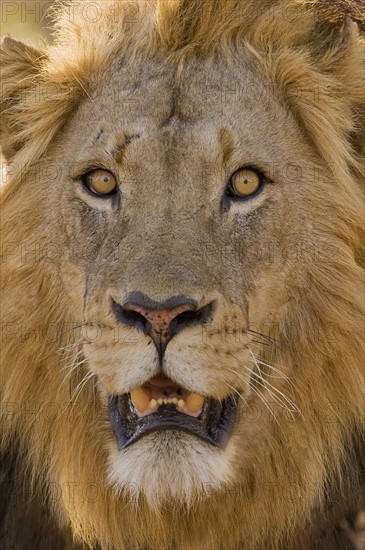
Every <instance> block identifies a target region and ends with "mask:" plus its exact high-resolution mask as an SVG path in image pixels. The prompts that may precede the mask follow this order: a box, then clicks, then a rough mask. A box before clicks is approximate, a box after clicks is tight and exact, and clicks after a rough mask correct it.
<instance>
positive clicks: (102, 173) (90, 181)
mask: <svg viewBox="0 0 365 550" xmlns="http://www.w3.org/2000/svg"><path fill="white" fill-rule="evenodd" d="M82 181H83V183H84V185H85V186H86V187H87V189H88V190H89V191H90V193H92V194H93V195H97V196H100V197H105V196H110V195H114V194H115V192H116V191H117V182H116V180H115V177H114V176H113V174H111V173H110V172H108V171H107V170H101V169H99V170H92V171H91V172H88V173H87V174H85V176H83V178H82Z"/></svg>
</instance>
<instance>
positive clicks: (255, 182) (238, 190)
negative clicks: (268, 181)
mask: <svg viewBox="0 0 365 550" xmlns="http://www.w3.org/2000/svg"><path fill="white" fill-rule="evenodd" d="M263 180H264V178H263V176H262V175H261V174H260V173H259V172H257V171H256V170H254V169H253V168H241V169H240V170H238V171H237V172H235V174H233V176H232V177H231V179H230V182H229V185H228V189H227V191H228V195H229V196H231V197H236V198H241V199H246V198H250V197H252V196H254V195H256V194H257V193H258V192H259V191H261V188H262V187H263Z"/></svg>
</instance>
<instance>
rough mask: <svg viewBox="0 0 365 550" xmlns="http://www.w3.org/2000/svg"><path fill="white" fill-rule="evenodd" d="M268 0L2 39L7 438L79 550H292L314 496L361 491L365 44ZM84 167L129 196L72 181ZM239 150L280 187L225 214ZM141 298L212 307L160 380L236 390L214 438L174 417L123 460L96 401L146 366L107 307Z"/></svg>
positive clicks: (118, 6)
mask: <svg viewBox="0 0 365 550" xmlns="http://www.w3.org/2000/svg"><path fill="white" fill-rule="evenodd" d="M93 4H95V2H93ZM269 4H270V7H269V8H268V7H267V6H268V3H267V2H265V1H262V2H261V1H257V0H255V1H251V0H247V1H244V2H243V1H241V0H240V1H235V0H226V1H225V2H221V1H220V0H219V1H218V0H211V1H210V2H205V1H204V2H203V1H199V0H189V1H187V0H186V1H184V0H181V1H179V0H168V1H164V0H154V1H152V0H151V1H143V0H140V1H138V2H134V3H128V2H122V1H119V0H118V1H117V2H106V1H104V0H103V1H102V2H100V17H98V18H97V21H95V22H94V23H93V22H91V21H90V20H89V21H85V13H84V12H83V11H82V7H83V6H84V5H85V4H83V3H80V2H76V3H75V4H73V3H72V2H71V3H67V4H63V5H62V6H61V8H60V11H59V14H58V15H57V20H58V23H57V28H58V31H57V37H56V41H55V45H53V46H50V47H48V48H47V51H46V52H38V51H36V50H33V49H30V48H27V47H24V46H23V45H21V44H19V43H17V42H16V41H14V40H12V39H9V38H8V39H5V40H4V41H3V44H2V47H1V58H0V59H1V66H2V80H3V83H4V85H3V87H2V97H1V105H2V117H3V119H2V127H1V128H2V134H1V140H2V144H3V145H4V153H5V154H7V156H8V158H9V165H8V181H7V182H6V185H4V188H3V190H2V197H1V205H2V213H1V220H2V227H1V236H2V275H1V288H2V304H1V315H2V323H3V334H2V346H3V350H2V354H1V359H2V363H1V371H0V394H1V415H0V433H1V434H2V440H1V447H0V448H1V449H2V450H5V449H8V448H12V447H13V446H14V445H15V441H17V442H19V444H20V448H21V451H22V452H24V454H25V456H26V457H27V463H29V466H30V471H31V472H32V473H31V477H33V478H34V479H36V480H37V481H38V482H39V481H40V482H41V483H42V484H43V485H42V486H43V488H44V495H45V498H46V497H47V498H48V503H49V506H50V507H51V508H52V510H53V512H54V513H55V514H56V515H57V517H58V519H59V521H60V524H61V525H65V524H67V523H69V524H70V525H71V528H72V531H73V534H74V536H75V538H76V539H77V540H79V541H83V542H84V543H86V544H87V545H89V546H90V547H91V548H93V547H95V546H96V545H97V544H100V545H101V547H102V548H103V549H116V548H118V550H122V549H130V548H135V549H141V550H142V548H143V549H144V548H148V549H153V550H154V549H159V550H163V549H164V550H168V549H169V548H179V550H193V549H194V550H195V549H197V548H199V549H202V550H212V549H213V548H214V549H218V548H219V549H232V550H238V549H240V550H241V549H251V548H267V549H270V548H277V547H278V546H279V547H280V548H288V549H293V548H299V547H301V546H300V544H302V547H303V548H307V547H308V546H305V542H302V543H300V542H299V539H298V537H299V535H300V536H301V537H302V538H301V539H300V540H303V541H304V540H305V536H306V534H305V533H306V532H307V531H308V533H311V532H312V530H315V524H316V518H318V517H321V516H323V517H325V516H326V513H327V509H328V500H326V497H328V495H332V494H336V495H338V494H340V495H343V496H341V498H340V500H341V499H342V500H343V502H344V504H343V509H344V510H346V506H347V501H346V499H347V498H348V497H347V496H346V495H347V494H348V493H349V492H351V491H353V495H354V497H353V498H354V499H356V498H357V496H356V495H355V493H356V494H357V492H359V483H360V481H359V479H358V477H356V475H355V474H354V473H351V469H350V468H348V467H347V464H346V461H348V460H349V456H350V455H351V456H352V455H353V456H355V457H356V452H357V451H356V444H357V445H360V446H361V442H362V441H363V439H362V438H363V434H364V408H363V403H364V370H363V364H364V350H363V328H364V293H363V288H364V286H363V284H364V273H363V268H364V260H363V242H364V231H363V229H364V219H363V205H362V201H363V184H364V166H363V160H364V158H363V145H362V144H363V138H364V131H363V130H364V126H363V121H364V120H365V114H364V108H363V105H364V99H365V97H364V95H365V94H364V54H363V51H364V50H363V41H362V39H361V37H360V34H359V31H358V30H357V27H356V25H355V24H354V23H352V22H351V21H350V20H347V19H346V20H344V21H342V20H339V17H338V12H336V16H335V17H334V22H332V19H333V18H332V17H330V14H329V13H328V10H327V11H325V12H324V11H323V10H322V9H321V8H322V7H323V6H321V3H320V2H298V1H293V0H291V1H290V0H282V1H275V2H270V3H269ZM91 15H92V14H89V16H90V17H89V19H91V18H92V17H91ZM101 130H103V132H102V133H101V132H100V131H101ZM126 135H129V136H130V135H133V136H134V139H133V140H131V142H130V143H129V145H128V146H125V144H124V142H123V140H124V139H125V136H126ZM113 155H114V157H115V158H114V159H113V158H112V157H113ZM95 163H96V165H97V166H99V165H102V166H103V167H104V168H107V169H110V170H113V171H114V173H117V174H118V178H119V180H120V182H121V190H122V201H121V204H120V205H118V206H115V205H114V206H112V205H111V204H110V202H108V201H100V200H99V199H95V198H92V197H90V196H89V195H87V194H86V193H85V191H82V189H81V187H80V183H79V181H78V180H77V176H79V175H80V174H81V173H82V172H83V171H86V170H87V169H90V168H91V167H93V166H94V165H95ZM245 164H259V165H260V169H262V170H264V171H265V172H266V173H268V175H269V176H270V179H271V180H272V181H273V182H274V183H272V184H269V185H267V186H266V188H265V190H264V191H263V193H262V194H261V195H259V196H258V197H256V198H255V199H252V200H251V201H248V202H245V203H240V204H237V203H236V204H232V205H231V208H230V210H229V211H224V212H222V211H221V197H222V194H223V193H224V189H225V185H226V182H227V181H228V179H229V177H230V175H231V174H232V173H233V172H234V171H235V170H237V169H238V168H239V167H240V166H242V165H245ZM91 165H93V166H91ZM134 290H138V291H141V292H144V293H145V294H148V295H149V296H150V297H151V298H152V299H154V300H164V299H167V298H169V297H170V296H172V295H177V294H186V295H188V296H191V297H192V298H195V299H196V300H198V301H199V303H200V304H204V303H207V302H209V301H212V300H214V301H215V303H216V304H217V307H216V310H215V312H214V316H213V319H212V321H211V323H209V324H208V325H207V326H206V327H204V328H203V329H202V327H198V328H196V327H195V328H190V329H189V330H187V331H183V332H182V333H181V334H179V335H177V336H176V337H174V338H173V339H172V341H171V342H170V344H169V345H168V348H167V351H166V356H165V361H164V370H165V372H166V374H167V375H168V376H170V377H171V378H173V379H174V380H176V381H177V382H178V383H180V384H181V385H183V386H184V387H186V388H188V389H191V390H194V391H197V392H200V393H203V394H205V395H209V396H212V397H215V398H217V399H220V398H225V397H226V396H227V395H229V394H230V393H231V392H232V388H233V389H234V390H237V391H238V392H239V393H240V395H241V397H242V399H240V405H239V409H240V410H239V417H238V421H237V423H236V426H235V429H234V433H233V435H232V437H231V439H230V441H229V443H228V445H227V448H226V449H225V450H218V449H215V448H212V447H211V446H210V445H208V444H205V443H202V442H200V441H199V440H197V439H196V438H194V437H192V436H188V435H186V434H182V433H179V432H173V431H171V432H165V433H154V434H151V435H149V436H146V437H145V438H142V439H141V440H140V441H139V442H137V443H135V444H133V445H132V446H131V447H130V448H129V449H126V450H124V451H122V452H119V451H118V450H117V448H116V443H115V439H114V436H113V434H112V432H111V428H110V423H109V419H108V412H107V396H108V394H111V393H123V392H128V391H130V390H131V389H132V388H134V387H135V386H138V385H140V384H141V383H143V382H144V381H145V380H147V379H149V378H150V377H151V376H153V375H154V374H155V373H156V372H157V368H158V366H157V361H156V352H155V350H154V348H153V346H152V345H149V338H148V337H147V336H144V335H141V334H140V333H139V332H138V331H137V330H135V329H133V328H130V327H127V328H126V327H123V326H119V325H118V324H117V322H116V320H115V319H114V317H113V315H112V313H111V311H110V298H111V297H113V298H114V299H115V300H116V301H121V300H122V299H123V296H124V295H125V294H126V293H128V292H131V291H134ZM248 326H249V327H250V328H253V329H255V330H256V331H257V332H260V333H264V334H265V335H268V337H269V338H264V337H260V336H254V335H253V333H247V332H246V330H245V329H246V328H247V327H248ZM255 358H260V360H261V361H262V362H261V363H259V364H256V363H255ZM260 377H261V378H260ZM255 381H256V382H255ZM269 383H270V384H271V385H269ZM253 388H255V389H256V392H257V393H255V392H254V389H253ZM354 442H355V443H354ZM354 469H355V470H356V467H355V468H354ZM342 500H341V502H342ZM302 525H304V526H305V528H304V530H302ZM303 532H304V535H303ZM308 536H310V535H308ZM303 537H304V538H303ZM308 540H309V539H308Z"/></svg>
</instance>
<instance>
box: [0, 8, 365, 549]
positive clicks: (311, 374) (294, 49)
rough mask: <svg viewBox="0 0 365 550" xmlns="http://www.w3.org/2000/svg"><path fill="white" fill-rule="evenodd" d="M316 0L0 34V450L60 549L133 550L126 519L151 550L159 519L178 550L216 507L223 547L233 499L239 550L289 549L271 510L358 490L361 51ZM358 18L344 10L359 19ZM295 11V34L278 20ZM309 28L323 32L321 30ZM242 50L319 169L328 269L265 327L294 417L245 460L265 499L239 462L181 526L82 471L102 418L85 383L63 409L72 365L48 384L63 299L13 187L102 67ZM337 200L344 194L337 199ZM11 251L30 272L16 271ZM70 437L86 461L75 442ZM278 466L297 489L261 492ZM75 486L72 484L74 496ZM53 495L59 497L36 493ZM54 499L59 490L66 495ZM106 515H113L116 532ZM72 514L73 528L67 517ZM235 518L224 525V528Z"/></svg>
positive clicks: (62, 14)
mask: <svg viewBox="0 0 365 550" xmlns="http://www.w3.org/2000/svg"><path fill="white" fill-rule="evenodd" d="M92 4H93V5H94V6H97V3H96V2H93V3H92ZM325 4H326V9H325V10H324V9H323V8H324V3H322V2H319V1H318V2H313V1H310V2H309V1H308V2H307V1H295V0H277V1H274V2H269V3H268V2H266V1H262V0H247V1H245V2H244V1H242V0H226V1H224V2H223V1H222V0H210V1H206V0H151V1H148V0H138V1H136V2H133V3H129V2H124V1H121V0H118V1H112V2H106V1H104V0H102V2H101V6H102V8H100V12H99V11H98V9H97V8H95V9H96V12H90V13H89V14H88V17H89V21H88V22H87V25H85V13H84V12H83V6H84V5H85V4H83V3H80V2H76V3H74V2H72V1H71V2H66V3H65V2H62V3H60V5H59V7H58V8H57V9H56V10H55V17H56V21H57V22H56V34H55V44H54V45H53V46H49V47H48V48H47V49H46V50H45V51H44V52H41V54H40V53H39V52H38V51H36V50H33V49H31V48H28V49H26V50H25V49H23V47H22V46H21V45H18V46H17V45H16V43H15V41H10V40H8V39H5V40H4V42H3V44H2V47H1V52H0V63H1V67H2V79H3V81H4V82H6V83H7V82H10V83H11V82H14V84H13V85H7V86H3V87H2V91H1V111H2V114H3V122H2V126H1V144H2V146H4V150H5V151H7V150H9V151H12V154H13V155H14V156H13V158H12V161H11V162H10V164H9V178H8V180H9V181H8V182H7V184H6V185H5V186H4V190H3V192H2V196H1V207H2V231H1V234H2V243H3V246H2V257H1V261H2V266H3V267H2V277H1V293H2V306H1V312H2V319H3V350H2V354H1V355H2V357H1V369H0V396H1V410H0V434H1V438H0V450H2V451H3V452H5V451H7V450H9V449H13V448H15V447H16V446H19V449H20V452H21V453H23V455H24V457H25V459H24V460H25V462H26V464H29V471H30V472H31V474H30V478H31V479H32V480H37V482H40V484H41V485H42V488H43V490H44V493H45V494H46V495H47V497H48V498H49V501H50V506H52V507H53V508H54V511H55V514H57V515H58V517H59V519H60V522H61V523H62V522H63V523H67V522H68V521H69V522H70V523H71V525H72V529H73V531H74V533H75V535H76V537H78V539H80V540H82V541H83V542H85V543H87V544H89V545H90V547H94V546H95V545H96V544H97V543H100V544H101V545H102V547H103V548H127V547H128V546H127V545H128V541H132V543H131V544H130V547H131V546H133V547H136V548H141V547H142V544H143V543H144V539H143V537H142V535H141V533H140V522H141V521H142V520H141V518H143V522H144V523H145V524H146V525H149V524H153V525H154V532H153V535H151V538H150V540H149V544H150V545H151V547H152V548H168V544H169V525H176V531H175V541H176V544H177V545H179V544H180V545H181V547H183V546H182V545H183V543H184V540H185V539H186V537H187V536H188V533H189V530H190V529H195V530H197V531H200V532H202V533H205V531H206V526H207V525H208V526H209V525H210V523H212V524H213V523H214V521H215V515H216V514H218V513H221V510H222V509H225V510H226V512H225V513H226V515H227V531H226V532H225V533H224V536H225V540H226V541H227V548H232V549H233V548H234V546H233V543H232V545H231V546H230V544H231V541H233V535H232V533H231V532H230V525H231V521H232V520H231V518H230V516H231V515H232V514H236V512H235V510H236V509H237V508H238V507H239V506H240V505H241V506H242V507H243V506H245V509H246V511H247V514H246V519H245V523H244V524H242V530H244V533H245V540H246V541H247V545H248V546H247V547H250V548H253V547H258V546H260V544H261V541H270V544H272V547H273V548H274V547H276V545H279V544H282V545H284V547H285V543H287V544H288V545H290V544H292V542H293V541H292V540H291V539H290V536H291V525H287V514H288V508H289V506H290V507H292V511H291V517H292V518H293V522H294V521H298V520H299V518H301V519H302V520H303V521H304V522H305V521H307V520H308V518H309V510H310V509H311V508H313V507H316V509H318V514H321V511H323V510H324V509H325V508H326V506H327V505H328V500H326V498H327V499H328V498H332V497H333V496H334V495H333V494H332V493H331V494H330V495H328V494H326V491H327V489H328V487H329V486H330V484H331V482H332V480H333V479H335V485H336V488H338V489H339V490H341V488H343V487H345V489H344V490H345V491H347V492H351V491H352V490H353V491H355V492H358V491H359V487H358V481H357V478H356V479H355V480H354V481H353V485H351V486H347V484H346V478H347V477H348V478H351V479H353V476H352V474H350V470H351V464H347V463H346V462H347V461H348V459H349V455H351V453H354V446H355V444H354V443H353V441H354V440H356V444H358V445H361V444H363V443H364V439H363V438H364V433H365V414H364V407H363V405H364V372H363V369H362V365H363V360H364V342H363V329H364V299H363V298H364V292H363V282H364V279H363V276H364V274H363V268H364V249H363V246H364V216H363V204H362V200H363V191H364V189H363V183H364V165H363V162H364V148H363V139H364V137H365V132H364V122H365V109H364V102H365V85H364V84H365V78H364V48H363V46H364V41H363V38H362V37H361V35H360V32H359V31H358V29H357V27H356V25H355V23H352V22H351V21H350V20H349V19H345V20H343V19H341V18H340V16H339V14H340V13H343V12H342V11H341V10H337V11H336V12H334V11H331V9H330V7H329V6H330V3H329V2H326V3H325ZM268 5H269V7H268ZM353 6H355V8H356V7H357V3H356V2H355V3H354V4H353ZM355 8H354V9H355ZM350 13H352V14H353V13H355V12H354V11H353V10H352V11H351V12H350ZM356 13H357V12H356ZM360 16H361V13H360V15H358V13H357V18H358V19H359V20H360V19H361V17H360ZM298 17H300V24H296V22H297V21H298ZM324 28H326V29H329V30H327V31H326V33H324ZM323 36H325V37H324V38H323ZM243 45H244V46H245V48H247V49H248V50H249V52H250V54H251V55H252V58H253V59H255V60H256V63H257V67H258V68H259V70H260V71H261V72H262V75H263V76H264V78H265V79H266V81H267V82H268V85H269V86H270V87H272V89H273V90H274V92H275V93H276V94H277V95H278V96H279V97H280V99H281V101H282V102H283V103H284V104H285V105H287V106H288V109H291V110H292V112H294V114H295V116H296V118H297V120H298V123H299V124H300V126H301V128H302V130H303V132H304V133H305V135H306V137H307V138H308V140H309V141H310V143H312V144H313V145H314V147H315V148H316V150H317V151H318V153H319V154H320V156H321V157H322V158H323V159H324V161H325V162H326V163H327V166H328V168H329V170H331V171H332V172H333V178H334V180H335V181H336V188H334V189H333V190H332V192H331V194H329V196H327V197H323V199H322V201H321V202H320V204H319V203H318V198H317V199H315V198H313V204H314V203H315V208H316V215H317V216H318V218H319V219H321V216H322V219H323V221H322V222H321V223H322V224H323V227H325V226H326V224H331V223H332V222H331V221H330V218H329V215H328V209H331V211H332V212H333V220H336V227H333V226H331V232H332V234H333V239H332V240H330V239H328V242H327V245H328V250H329V255H328V258H326V260H325V261H324V262H322V263H321V262H319V263H318V265H316V266H315V267H314V268H313V271H312V273H311V280H310V281H309V284H310V292H308V293H306V292H304V291H303V289H300V288H298V289H297V294H296V295H295V296H293V297H292V300H291V301H290V302H288V305H287V311H286V317H285V319H284V318H282V319H279V320H278V323H277V326H276V327H275V330H274V332H273V334H272V336H273V337H275V338H277V339H279V340H280V339H285V337H286V336H287V335H288V334H289V333H290V326H293V325H295V326H296V327H297V334H298V335H300V337H299V339H297V340H296V341H295V345H294V346H289V345H285V346H284V347H283V349H282V350H281V349H278V350H276V352H275V357H274V358H272V359H274V360H275V361H276V362H277V363H278V364H281V365H289V364H292V365H296V369H297V373H296V376H297V378H296V379H295V388H294V389H293V399H294V400H295V402H296V403H297V404H298V407H299V409H300V410H301V411H303V418H302V419H298V421H296V422H290V421H288V419H286V420H284V421H283V422H281V423H279V424H278V426H277V437H276V440H275V441H273V440H271V439H270V438H269V437H267V436H265V434H264V435H263V440H262V444H261V446H260V450H261V453H262V459H261V460H262V462H263V463H264V464H265V468H266V473H267V477H268V478H269V479H272V485H271V486H270V487H265V490H266V491H267V494H268V497H267V499H266V500H264V501H263V499H260V490H261V489H262V487H260V480H258V479H257V476H256V473H255V467H254V465H251V466H250V467H248V468H247V469H246V471H245V478H244V479H243V480H242V484H241V490H240V493H229V492H228V493H227V494H225V495H223V496H217V498H216V500H214V502H213V503H212V505H211V508H210V510H209V511H207V510H206V508H205V504H204V502H197V503H196V505H195V506H194V507H193V509H192V510H185V514H186V515H185V518H184V520H183V521H182V520H181V510H180V509H179V508H178V507H175V506H173V507H172V508H171V509H168V510H166V516H165V517H162V515H158V514H157V513H156V514H155V513H154V511H152V510H151V509H150V508H149V507H148V506H147V504H146V503H145V502H143V501H142V502H140V503H139V508H138V509H137V508H135V509H134V508H133V507H130V508H129V507H127V504H128V502H129V501H128V499H129V498H130V496H129V495H128V494H126V493H123V494H121V495H115V494H114V493H113V491H112V489H111V488H110V487H108V485H107V483H106V480H105V475H104V473H103V472H101V471H99V469H98V468H97V466H96V465H97V464H98V463H100V462H102V461H104V462H105V461H106V460H107V458H106V454H105V449H103V448H102V446H101V445H100V444H99V442H100V441H101V439H102V437H103V435H104V427H103V426H100V423H99V422H98V421H97V419H98V418H99V417H100V416H102V415H104V414H105V411H104V410H102V407H101V405H100V404H99V402H98V401H97V400H96V397H95V389H94V386H93V384H89V385H86V386H85V388H84V390H83V393H82V394H81V395H80V396H78V398H77V402H76V404H75V402H74V400H73V399H72V398H71V399H70V393H71V394H72V395H73V391H74V390H75V388H77V385H78V383H79V382H80V380H82V377H83V375H84V374H85V372H84V371H83V370H82V369H83V366H81V371H80V373H81V374H79V375H77V374H73V375H72V377H71V390H70V387H68V386H67V385H64V384H63V383H62V381H63V378H64V374H63V373H62V368H63V367H64V365H65V359H66V360H67V358H68V357H69V352H70V349H71V348H68V347H67V346H72V345H73V342H74V340H73V338H72V330H70V329H66V328H65V327H67V326H68V327H70V326H71V325H70V323H71V324H72V322H73V320H72V319H70V317H69V314H68V302H67V299H66V298H63V297H62V296H61V297H60V296H59V288H60V285H59V280H58V277H59V274H58V273H57V270H56V269H55V266H54V265H51V264H52V262H49V259H47V254H45V253H44V248H43V245H44V244H45V243H47V239H49V236H48V235H45V234H44V226H42V227H41V224H40V219H41V217H42V213H41V202H42V197H34V196H32V192H31V191H28V190H27V186H28V185H29V187H30V188H31V186H32V182H33V181H35V178H36V177H37V166H38V163H39V160H40V159H41V158H42V157H44V156H46V155H47V153H48V151H49V150H50V149H51V148H52V147H55V146H57V135H58V133H59V132H60V130H61V129H62V128H63V127H64V125H65V124H67V121H68V119H69V118H70V117H71V115H72V114H73V113H74V111H75V110H76V108H77V107H78V106H79V105H80V103H81V102H82V101H83V99H84V98H85V97H88V96H92V94H93V90H94V88H95V85H96V83H97V82H98V80H99V79H100V78H101V77H102V75H103V74H104V73H105V74H107V73H108V71H111V70H113V66H114V64H116V63H119V62H121V61H123V60H124V59H128V60H129V61H130V60H136V63H137V62H138V59H140V58H143V59H149V58H151V59H161V60H164V59H165V60H166V59H168V60H169V62H171V63H175V64H178V63H181V64H183V63H184V60H185V59H187V58H190V57H192V56H201V57H203V58H205V57H206V58H208V57H210V56H218V57H222V58H224V59H227V62H229V60H230V59H233V58H237V56H239V52H240V48H242V47H243ZM14 75H16V78H15V77H14ZM15 80H16V82H15ZM19 83H20V84H19ZM45 192H46V191H45ZM337 193H339V196H340V198H341V197H342V198H343V197H346V203H345V202H344V201H343V200H340V198H338V197H337ZM326 212H327V214H326ZM332 225H333V224H332ZM54 237H55V236H54ZM51 238H52V236H51ZM37 247H38V248H37ZM331 247H334V249H335V248H337V249H341V259H340V260H337V259H336V258H334V257H331ZM37 250H38V251H39V252H37ZM27 254H28V255H30V256H31V258H32V259H31V261H24V255H27ZM30 256H29V257H30ZM34 296H37V301H36V303H37V304H39V307H36V305H35V298H34ZM319 304H320V316H319V314H318V308H319ZM50 327H51V332H52V327H55V330H56V331H57V334H58V335H59V334H60V333H62V349H61V351H60V341H59V338H53V337H51V336H50ZM313 327H316V330H315V331H313ZM333 335H335V337H333ZM288 338H289V337H288ZM286 344H288V341H286ZM72 349H74V348H72ZM327 369H329V370H330V372H331V377H330V378H329V377H328V376H327V373H326V372H327ZM29 403H32V404H34V405H35V406H36V407H37V413H36V414H34V415H33V414H29V410H28V409H27V407H26V406H25V405H24V404H29ZM312 403H315V404H316V406H315V407H313V408H312V407H311V404H312ZM20 404H22V405H20ZM23 405H24V406H23ZM325 409H326V410H328V422H326V423H325V424H324V423H320V422H318V418H319V417H320V416H321V414H322V415H323V411H324V410H325ZM27 410H28V412H27ZM50 411H51V412H50ZM52 412H53V413H52ZM86 416H87V417H88V419H89V421H88V424H87V425H86V423H85V418H86ZM304 419H305V420H304ZM263 428H265V426H264V427H263ZM286 438H290V440H292V442H293V445H292V450H291V453H292V454H291V461H290V466H288V463H289V462H288V457H287V456H284V455H283V453H282V448H281V443H280V442H281V441H283V440H285V439H286ZM86 440H88V446H89V448H90V453H89V455H88V456H84V455H83V454H82V449H83V445H78V442H79V441H86ZM306 441H307V442H308V445H312V446H313V447H312V448H311V449H310V451H311V452H310V456H311V458H312V460H311V461H306V460H305V458H306V453H307V450H306V447H305V445H304V442H306ZM17 448H18V447H17ZM278 472H279V473H280V474H281V476H282V477H285V475H287V477H288V479H291V478H295V479H297V486H296V487H293V486H290V485H288V486H280V487H278V486H277V485H276V484H275V480H276V479H277V477H278ZM76 480H77V481H80V480H81V486H78V485H77V484H76ZM88 484H89V485H90V484H91V485H93V484H94V485H95V487H96V488H97V490H98V498H96V499H94V500H93V499H92V498H91V497H90V498H85V492H83V491H84V490H85V487H87V486H88ZM341 484H343V485H342V486H341ZM60 488H61V490H62V491H61V492H62V494H63V496H62V498H54V497H55V490H56V489H57V491H58V490H59V489H60ZM331 490H332V489H331ZM65 491H72V498H68V497H66V496H65ZM57 494H58V493H57ZM68 494H70V493H68ZM222 499H224V506H223V507H222V502H223V500H222ZM268 502H270V505H268ZM120 509H125V532H124V533H123V536H122V535H121V533H120V524H119V523H120V515H119V514H120ZM95 510H97V512H95ZM232 511H234V512H232ZM85 518H89V519H88V520H87V521H86V522H85ZM95 518H97V521H96V520H95ZM238 521H240V516H239V515H238V516H237V517H235V519H234V522H238ZM240 528H241V527H240ZM209 536H211V537H213V535H212V534H211V533H207V537H209ZM231 537H232V538H231ZM267 544H268V543H267ZM213 546H214V540H213V538H212V548H213ZM266 547H267V548H269V546H266ZM184 548H185V546H184Z"/></svg>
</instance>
